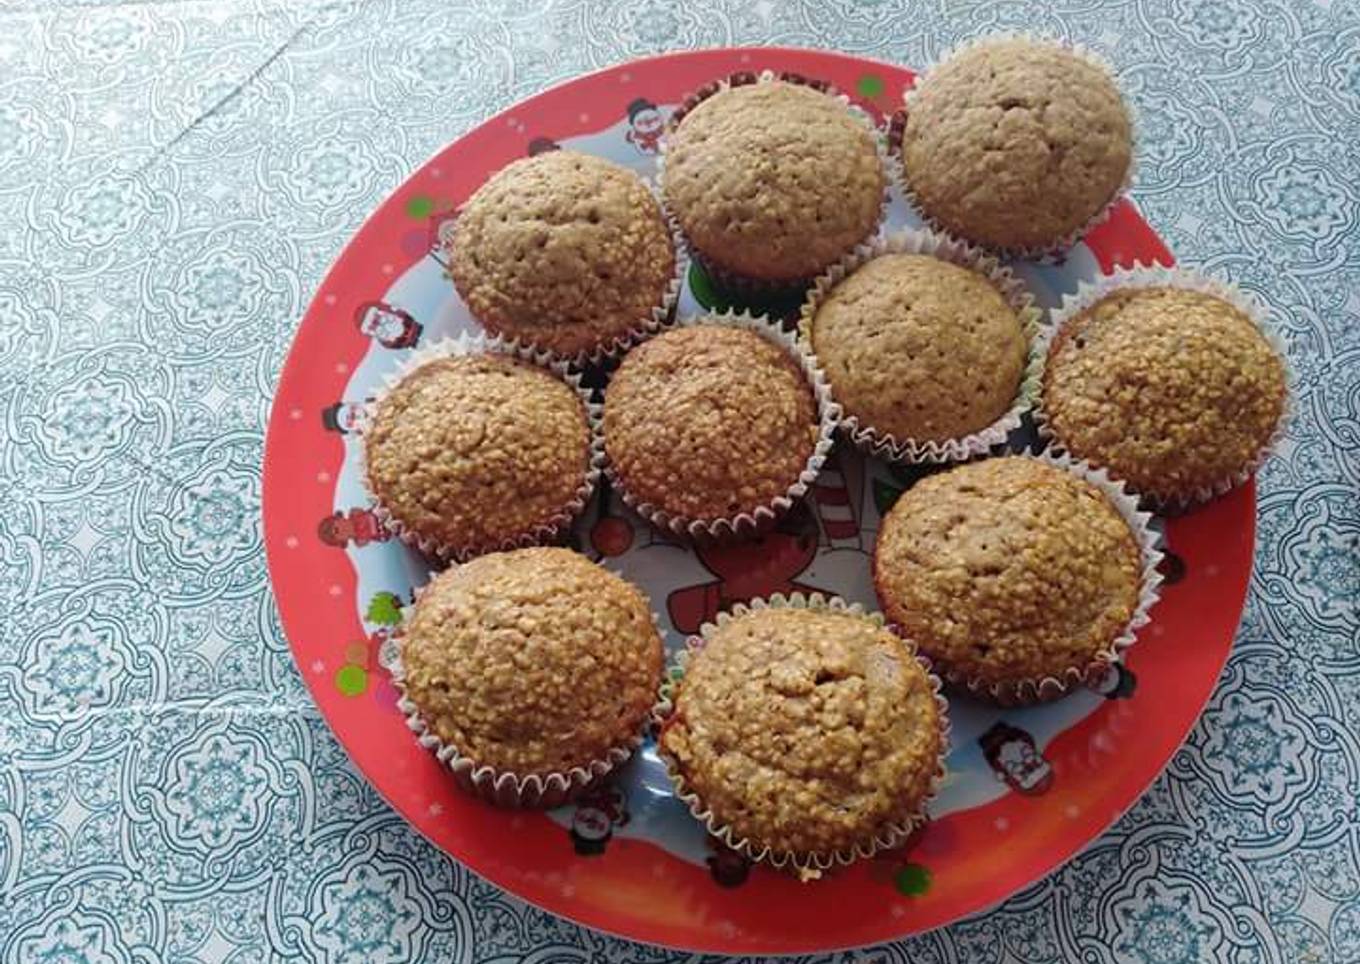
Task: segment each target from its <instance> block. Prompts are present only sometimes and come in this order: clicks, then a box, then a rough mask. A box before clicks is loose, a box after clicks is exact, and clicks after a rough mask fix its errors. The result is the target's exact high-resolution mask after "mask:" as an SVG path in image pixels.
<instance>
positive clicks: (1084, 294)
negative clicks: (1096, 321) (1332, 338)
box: [1034, 265, 1293, 510]
mask: <svg viewBox="0 0 1360 964" xmlns="http://www.w3.org/2000/svg"><path fill="white" fill-rule="evenodd" d="M1125 288H1185V289H1189V290H1191V291H1199V292H1202V293H1204V294H1207V295H1212V296H1214V297H1215V298H1220V299H1222V300H1223V301H1226V302H1228V303H1229V304H1231V305H1232V306H1233V307H1235V308H1237V309H1238V310H1239V311H1241V312H1242V313H1243V314H1245V315H1246V316H1247V317H1248V318H1249V319H1251V322H1252V324H1254V325H1255V326H1256V330H1257V331H1259V332H1260V333H1261V336H1262V337H1263V338H1265V340H1266V342H1267V343H1268V344H1269V345H1270V347H1271V349H1272V350H1273V351H1274V352H1275V354H1276V355H1277V356H1279V359H1280V364H1281V365H1283V366H1284V371H1285V396H1284V406H1283V408H1282V409H1281V411H1280V419H1279V421H1278V422H1277V423H1276V425H1275V430H1274V431H1273V432H1272V433H1271V435H1270V438H1268V439H1267V440H1266V442H1265V444H1264V445H1262V446H1261V448H1260V449H1259V450H1258V451H1257V453H1256V455H1255V457H1254V458H1252V459H1251V460H1250V461H1249V462H1247V463H1246V464H1245V465H1243V466H1242V468H1241V469H1239V470H1238V471H1236V472H1234V473H1232V474H1230V475H1227V476H1225V477H1223V478H1221V479H1217V480H1215V481H1214V483H1213V484H1212V485H1207V486H1201V487H1200V488H1198V489H1196V490H1194V492H1192V493H1187V494H1182V495H1178V496H1176V497H1174V498H1170V499H1162V498H1157V497H1154V496H1152V495H1149V494H1148V493H1140V494H1141V495H1142V496H1143V497H1144V498H1145V499H1146V500H1147V502H1148V504H1149V505H1151V506H1154V507H1157V508H1163V509H1169V510H1170V509H1176V510H1179V509H1185V508H1189V507H1190V506H1193V505H1198V504H1200V503H1202V502H1208V501H1209V500H1210V499H1213V498H1216V497H1217V496H1220V495H1223V494H1224V493H1226V492H1229V491H1231V490H1232V489H1235V488H1237V487H1238V486H1240V485H1242V484H1244V483H1245V482H1246V481H1247V480H1248V479H1249V478H1251V477H1252V475H1254V474H1255V473H1256V470H1257V469H1259V468H1260V467H1261V465H1262V463H1264V462H1265V460H1266V459H1267V458H1269V457H1270V454H1271V452H1273V451H1274V450H1275V449H1276V447H1277V446H1278V445H1279V443H1280V440H1281V439H1282V438H1284V434H1285V431H1286V429H1287V428H1288V424H1289V421H1290V420H1291V419H1292V418H1293V392H1292V391H1291V389H1292V387H1293V386H1292V384H1291V382H1292V377H1291V373H1290V369H1289V363H1288V358H1289V356H1288V355H1287V354H1286V352H1285V347H1284V343H1283V342H1282V341H1281V340H1280V337H1279V334H1278V333H1277V332H1276V331H1275V330H1274V328H1273V327H1272V326H1271V325H1270V323H1269V320H1268V314H1267V312H1266V309H1265V306H1264V305H1262V304H1261V303H1260V302H1258V301H1257V300H1256V299H1254V298H1252V297H1250V296H1249V295H1247V294H1246V293H1245V292H1243V291H1242V290H1241V289H1239V288H1235V287H1233V286H1232V285H1229V284H1226V283H1224V282H1222V281H1218V280H1217V279H1214V278H1211V277H1208V276H1207V275H1203V274H1199V273H1198V272H1195V271H1189V270H1187V269H1185V268H1165V267H1161V266H1160V265H1154V266H1151V267H1147V266H1142V265H1139V266H1136V267H1133V268H1118V269H1116V270H1115V271H1114V273H1113V274H1108V275H1103V276H1102V277H1100V278H1098V279H1096V280H1095V281H1083V282H1082V283H1081V284H1080V285H1079V286H1078V287H1077V291H1076V293H1075V294H1070V295H1064V296H1063V300H1062V306H1061V307H1059V308H1057V309H1055V310H1054V311H1053V312H1052V315H1051V319H1052V323H1051V324H1050V325H1049V327H1048V330H1047V331H1046V332H1045V337H1044V344H1043V346H1042V351H1041V352H1040V358H1041V365H1040V368H1039V374H1038V379H1039V392H1038V394H1037V395H1036V403H1035V410H1034V422H1035V427H1036V428H1037V429H1038V431H1039V434H1040V436H1041V437H1043V438H1044V439H1046V440H1047V441H1048V442H1049V444H1050V446H1051V447H1052V449H1053V450H1054V451H1059V452H1063V451H1066V449H1065V447H1064V446H1063V442H1062V439H1061V438H1059V437H1058V436H1057V434H1056V433H1055V432H1054V430H1053V426H1052V425H1051V424H1049V421H1048V417H1047V413H1046V412H1045V411H1044V398H1043V390H1042V389H1043V379H1044V367H1045V366H1046V365H1047V362H1048V353H1049V351H1050V349H1051V348H1052V346H1053V342H1054V340H1055V339H1056V338H1057V337H1058V334H1059V333H1060V332H1061V331H1062V329H1063V327H1064V326H1065V325H1066V324H1067V323H1068V322H1070V321H1071V320H1072V319H1073V318H1075V317H1076V316H1077V315H1079V314H1081V313H1082V312H1083V311H1085V310H1086V309H1087V308H1089V307H1091V306H1092V305H1094V304H1095V303H1096V302H1098V301H1100V300H1101V299H1102V298H1105V297H1107V296H1108V295H1110V294H1113V293H1114V292H1116V291H1119V290H1122V289H1125Z"/></svg>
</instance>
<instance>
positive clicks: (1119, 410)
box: [1043, 287, 1286, 500]
mask: <svg viewBox="0 0 1360 964" xmlns="http://www.w3.org/2000/svg"><path fill="white" fill-rule="evenodd" d="M1285 394H1286V386H1285V370H1284V363H1283V362H1282V361H1281V359H1280V357H1279V356H1278V355H1277V354H1276V353H1275V350H1274V349H1273V348H1272V347H1271V346H1270V343H1269V342H1268V341H1266V339H1265V337H1264V336H1263V335H1262V334H1261V332H1260V329H1258V328H1257V327H1256V324H1255V322H1253V321H1252V319H1251V318H1250V317H1249V316H1248V315H1246V314H1245V313H1244V312H1243V311H1242V310H1241V309H1239V308H1238V307H1237V306H1236V305H1234V304H1232V303H1231V302H1228V301H1225V300H1223V299H1222V298H1218V297H1215V296H1214V295H1210V294H1206V293H1204V292H1201V291H1194V290H1191V289H1187V288H1170V287H1152V288H1126V289H1121V290H1118V291H1114V292H1112V293H1111V294H1109V295H1107V296H1106V297H1104V298H1102V299H1101V300H1100V301H1098V302H1096V303H1095V304H1094V305H1092V306H1091V307H1089V308H1087V309H1086V310H1085V311H1083V312H1081V313H1080V314H1078V315H1077V316H1075V317H1074V318H1072V320H1071V321H1069V322H1068V323H1067V324H1065V325H1063V328H1062V330H1061V331H1060V332H1059V334H1058V337H1057V338H1055V339H1054V342H1053V344H1052V346H1050V348H1049V353H1048V360H1047V363H1046V365H1045V368H1044V379H1043V411H1044V415H1045V418H1046V419H1047V422H1048V427H1049V429H1050V430H1051V431H1052V432H1053V434H1054V436H1055V437H1056V438H1057V439H1058V441H1059V442H1060V443H1061V444H1062V445H1063V447H1064V448H1066V449H1067V450H1068V451H1070V452H1071V453H1072V454H1073V455H1075V456H1076V457H1077V458H1081V459H1085V460H1087V461H1088V462H1091V463H1092V464H1094V465H1099V466H1103V467H1105V468H1107V469H1109V470H1110V473H1111V474H1112V475H1114V476H1116V477H1117V478H1120V479H1123V480H1125V481H1126V482H1128V483H1129V485H1130V486H1131V487H1132V488H1133V489H1134V490H1135V491H1137V492H1139V493H1142V494H1144V495H1150V496H1153V497H1155V498H1158V499H1161V500H1173V499H1180V500H1190V499H1193V498H1195V497H1196V495H1197V493H1201V492H1203V491H1206V490H1210V489H1212V488H1213V487H1214V486H1215V485H1217V484H1220V483H1221V484H1228V483H1229V482H1232V481H1236V476H1238V475H1240V474H1241V473H1242V472H1243V471H1245V470H1246V469H1247V468H1249V467H1250V466H1251V465H1252V464H1253V463H1254V462H1255V461H1256V460H1257V459H1258V457H1259V456H1260V454H1261V452H1262V450H1263V449H1264V448H1265V447H1266V446H1267V445H1268V444H1269V442H1270V439H1271V438H1272V436H1273V435H1274V433H1275V429H1276V426H1278V425H1279V422H1280V418H1281V417H1282V416H1283V414H1284V405H1285Z"/></svg>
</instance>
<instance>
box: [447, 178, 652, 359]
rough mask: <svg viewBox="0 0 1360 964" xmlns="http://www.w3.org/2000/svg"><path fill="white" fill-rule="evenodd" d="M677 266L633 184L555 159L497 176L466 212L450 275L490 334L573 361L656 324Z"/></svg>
mask: <svg viewBox="0 0 1360 964" xmlns="http://www.w3.org/2000/svg"><path fill="white" fill-rule="evenodd" d="M675 257H676V255H675V247H674V241H673V238H672V236H671V233H670V230H669V228H668V227H667V225H666V221H665V218H664V217H663V215H662V213H661V206H660V204H658V203H657V200H656V198H655V197H653V196H652V193H651V191H649V190H648V189H647V186H646V185H645V184H644V183H643V182H642V180H641V179H640V178H639V177H638V176H637V175H636V174H634V173H633V172H632V171H630V170H628V169H627V168H625V167H621V166H620V165H618V164H614V163H612V162H611V161H606V160H603V159H602V158H598V157H593V156H591V155H588V154H578V153H576V152H575V151H551V152H549V153H546V154H540V155H538V156H536V157H528V158H523V159H521V160H518V161H515V162H514V163H512V164H510V165H509V166H507V167H505V168H503V169H502V170H501V171H500V172H499V173H497V174H496V175H494V176H493V177H492V178H491V180H489V181H487V182H486V184H484V185H482V187H481V188H480V189H478V191H477V193H476V194H474V195H473V196H472V197H471V198H470V199H469V200H468V202H467V203H466V204H465V205H464V206H463V209H462V211H460V212H459V215H458V219H457V221H456V222H455V224H454V228H453V232H452V237H451V241H450V253H449V274H450V276H451V277H452V278H453V282H454V284H455V285H456V286H457V288H458V293H459V294H460V295H461V296H462V298H463V300H464V301H465V302H467V305H468V308H469V310H470V311H471V312H472V314H473V316H474V317H475V318H476V319H477V320H478V321H479V322H481V324H482V325H483V326H484V327H485V328H486V329H487V330H488V331H490V332H493V333H495V334H498V335H504V336H505V337H507V338H516V339H519V340H521V341H523V342H525V343H528V344H531V345H533V346H535V347H537V348H542V349H546V350H548V351H552V352H555V353H557V354H558V355H561V356H563V357H578V356H588V355H590V354H592V353H594V352H596V351H597V350H599V351H601V352H605V353H608V352H609V351H611V350H612V349H613V348H614V343H615V341H616V340H620V339H626V338H627V336H628V335H629V334H630V333H632V332H636V331H638V330H643V329H645V328H647V327H649V326H651V325H654V324H655V319H654V317H653V316H654V312H657V311H658V310H660V309H664V308H665V307H666V302H667V299H668V297H669V293H670V286H671V283H672V281H673V279H674V276H675Z"/></svg>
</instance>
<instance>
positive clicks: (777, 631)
mask: <svg viewBox="0 0 1360 964" xmlns="http://www.w3.org/2000/svg"><path fill="white" fill-rule="evenodd" d="M674 705H675V709H674V712H673V714H672V715H671V717H670V718H669V719H668V720H667V722H666V723H665V725H664V727H663V729H662V732H661V736H660V750H661V752H662V753H663V754H665V755H666V756H667V757H668V758H669V760H670V761H671V763H672V765H673V766H674V767H675V768H676V770H677V772H678V773H679V775H680V777H681V779H682V780H683V782H684V784H685V787H686V789H687V790H688V791H690V792H693V793H694V794H695V795H697V796H698V797H699V798H700V800H701V801H702V803H703V804H704V806H705V807H706V808H707V809H708V810H709V811H711V812H712V814H713V816H714V820H715V822H716V823H717V824H720V825H725V826H727V827H730V828H731V829H732V831H733V833H734V834H735V836H736V837H738V838H745V839H747V840H748V841H750V842H751V843H752V844H753V845H754V846H755V847H756V848H757V849H759V848H761V847H769V848H770V849H771V850H773V851H776V852H778V853H794V854H810V853H819V854H827V853H831V852H834V851H838V850H847V849H850V848H853V847H854V846H855V845H856V844H859V843H867V842H868V841H869V840H871V839H872V838H873V837H874V836H876V835H877V834H878V833H880V832H881V831H883V830H885V829H887V828H888V827H889V826H890V825H894V824H901V823H904V822H906V821H908V820H910V818H912V817H914V816H916V815H918V814H919V813H920V812H921V809H922V806H923V804H924V802H925V799H926V797H927V796H928V794H929V793H930V789H931V786H932V783H933V781H934V778H935V774H936V771H937V769H938V767H939V764H940V757H941V754H942V753H943V750H944V747H943V745H942V729H941V720H940V710H939V707H938V705H937V703H936V701H935V694H934V691H933V688H932V685H931V682H930V679H929V677H928V676H927V674H926V672H925V669H924V668H923V667H922V665H921V663H920V661H919V660H918V659H917V658H916V656H915V655H914V654H913V653H912V651H911V649H910V647H909V646H907V644H906V643H904V642H903V641H902V640H901V639H899V638H898V637H897V636H895V635H893V634H892V633H891V632H890V631H888V630H887V629H885V628H884V627H883V626H882V625H881V624H880V623H879V622H877V621H875V620H873V619H870V618H869V617H867V616H865V615H863V614H859V613H852V612H848V611H845V610H834V609H796V608H770V609H756V610H750V611H748V612H745V613H743V614H740V615H737V616H735V617H733V618H732V619H730V620H727V621H725V622H723V623H721V624H720V625H718V626H717V627H716V628H714V629H713V630H712V631H710V632H709V633H708V634H706V637H705V642H704V645H703V646H702V647H701V648H699V649H697V650H695V651H694V652H693V653H692V654H691V657H690V659H689V662H688V665H687V666H686V669H685V675H684V677H683V679H682V680H681V681H680V683H679V684H678V685H677V688H676V691H675V695H674Z"/></svg>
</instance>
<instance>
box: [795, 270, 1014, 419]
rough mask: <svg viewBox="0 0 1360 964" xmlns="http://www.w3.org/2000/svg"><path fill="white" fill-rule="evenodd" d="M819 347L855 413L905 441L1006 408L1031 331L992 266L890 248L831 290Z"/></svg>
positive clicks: (815, 338) (839, 394) (838, 392)
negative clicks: (979, 268) (988, 271)
mask: <svg viewBox="0 0 1360 964" xmlns="http://www.w3.org/2000/svg"><path fill="white" fill-rule="evenodd" d="M811 329H812V330H811V336H812V350H813V352H814V353H815V354H816V355H817V359H818V361H819V362H820V363H821V365H822V369H823V371H825V372H826V376H827V380H828V381H830V383H831V390H832V392H833V393H834V394H835V396H836V401H838V402H840V403H841V405H842V406H843V407H844V409H845V412H846V414H847V415H853V416H855V417H856V418H858V419H859V420H860V423H861V424H862V425H864V426H867V427H872V428H874V429H877V430H878V431H879V432H880V433H886V434H888V435H891V436H893V437H894V438H896V439H897V440H899V441H905V440H907V439H917V440H921V441H927V440H934V441H943V440H944V439H950V438H958V437H959V436H963V435H968V434H970V433H972V432H977V431H980V430H982V429H984V428H986V427H987V426H988V425H990V424H991V423H992V422H995V421H996V420H997V419H998V418H1000V417H1001V416H1002V415H1004V414H1005V413H1006V411H1007V410H1008V409H1009V408H1010V407H1011V404H1012V402H1014V400H1015V396H1016V393H1017V392H1018V390H1019V388H1020V379H1021V376H1022V375H1023V374H1024V369H1025V358H1026V354H1027V352H1028V347H1029V346H1028V338H1027V336H1026V334H1025V331H1024V328H1023V326H1022V325H1021V322H1020V318H1019V317H1018V316H1017V315H1016V313H1015V311H1014V309H1012V308H1011V306H1010V305H1009V304H1008V303H1007V302H1006V299H1005V297H1004V296H1003V295H1002V294H1001V292H1000V291H998V290H997V288H996V286H995V285H993V284H992V283H991V282H990V281H989V280H988V279H987V277H986V276H985V275H982V274H979V273H978V272H976V271H971V270H969V269H968V268H964V267H960V266H959V265H956V264H951V263H950V262H948V261H943V260H941V259H939V258H933V257H930V256H928V255H919V254H885V255H882V256H880V257H877V258H874V259H873V260H872V261H869V262H867V263H865V264H864V265H862V266H860V267H859V268H858V269H856V270H855V271H854V272H853V273H851V274H850V275H848V276H847V277H846V278H845V280H843V281H841V282H840V284H838V285H836V287H835V288H833V289H831V292H830V294H828V295H827V297H826V299H825V300H824V301H823V302H822V304H821V306H820V307H819V308H818V309H817V313H816V314H815V315H814V316H813V319H812V325H811Z"/></svg>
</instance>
